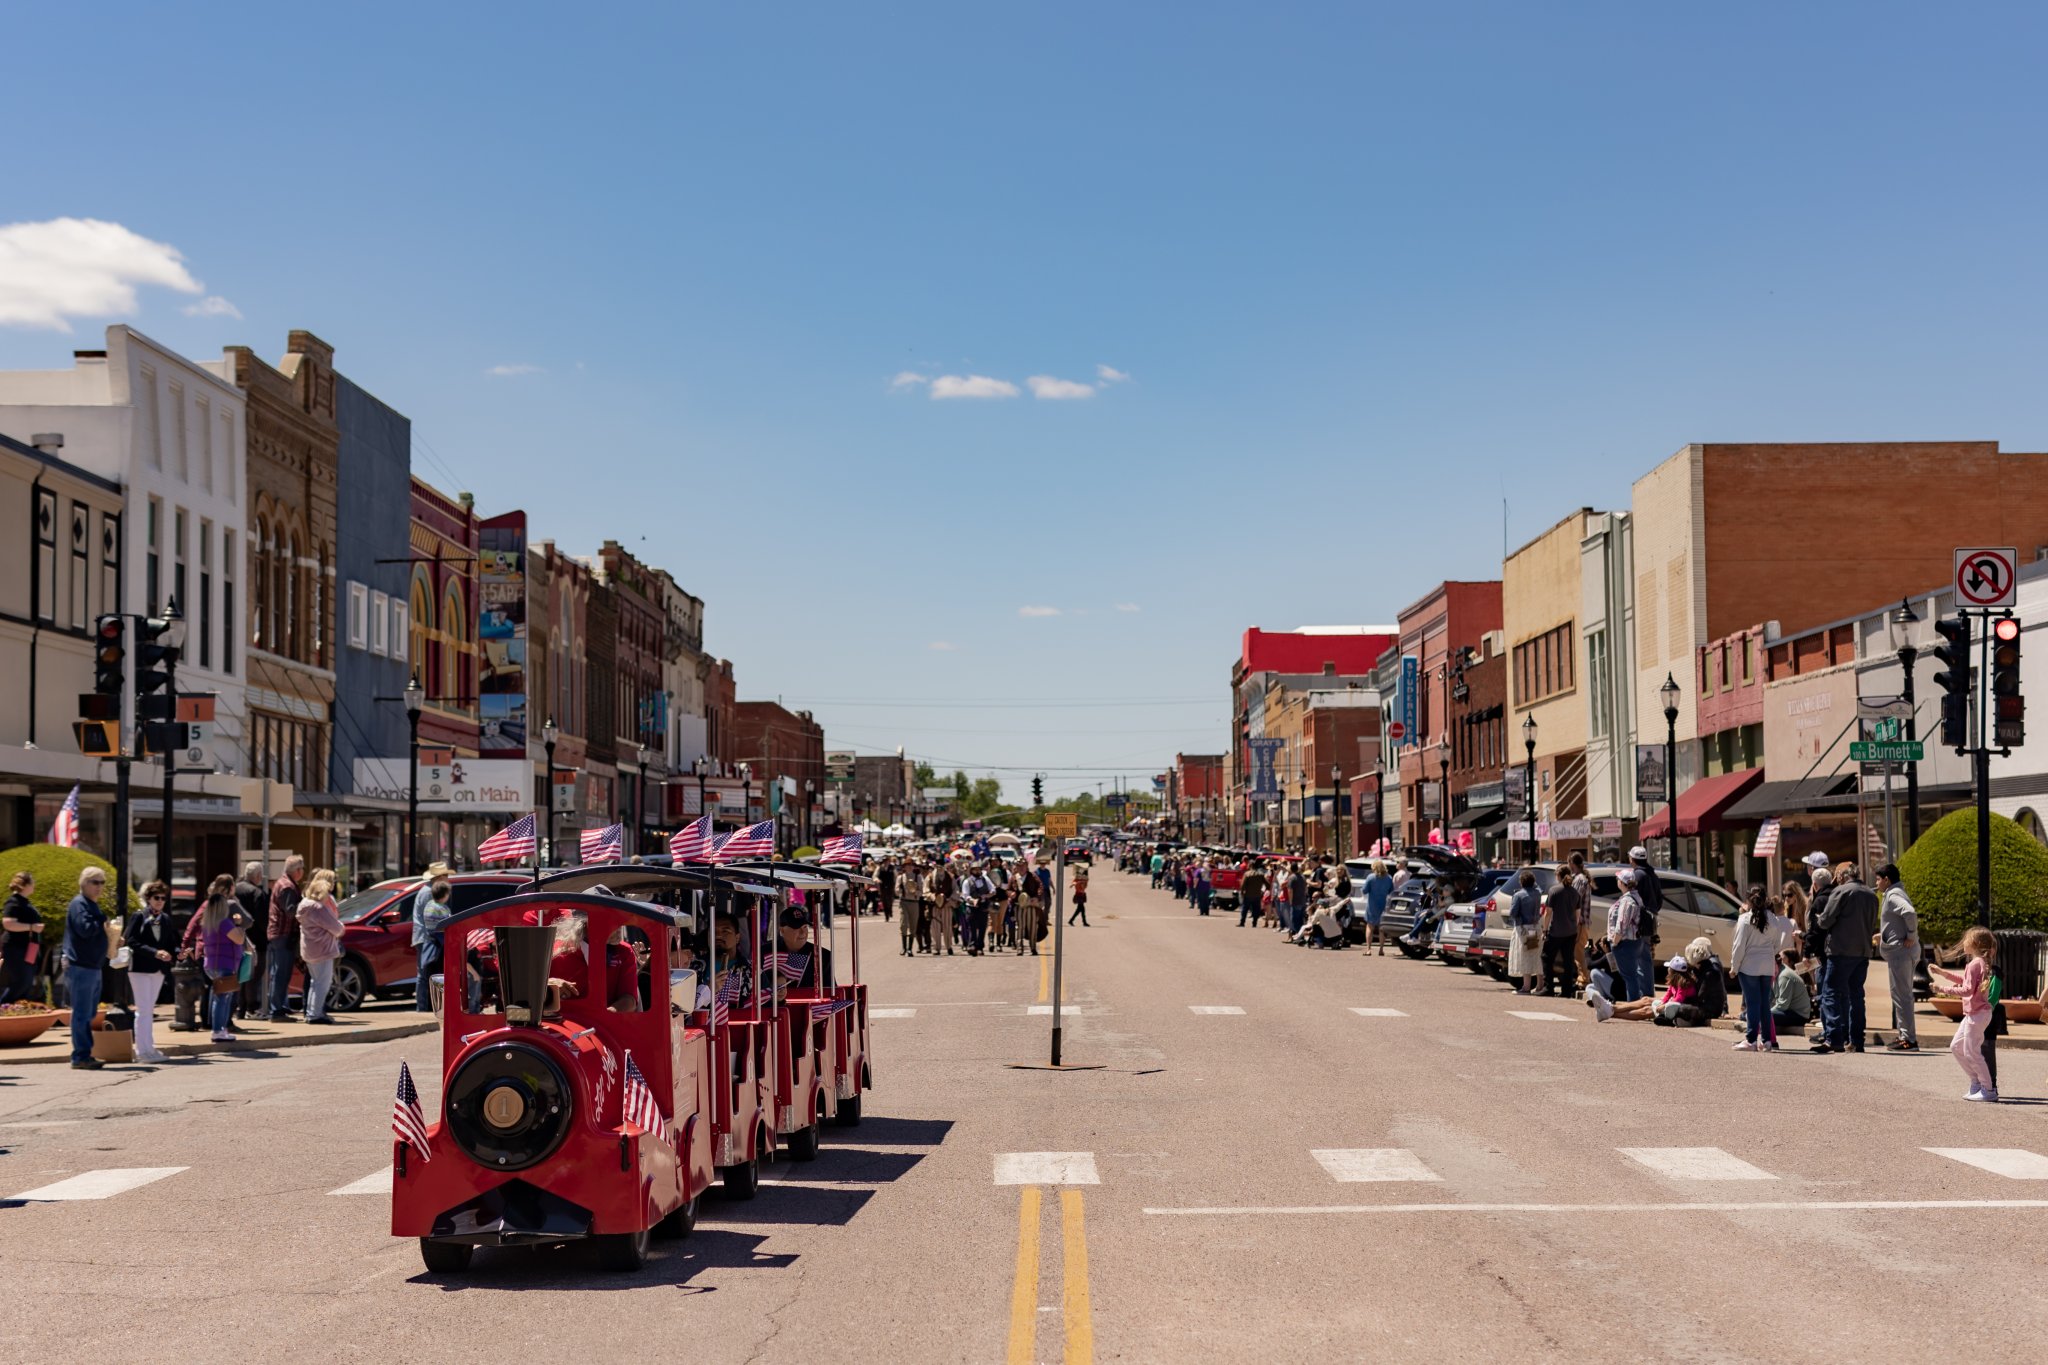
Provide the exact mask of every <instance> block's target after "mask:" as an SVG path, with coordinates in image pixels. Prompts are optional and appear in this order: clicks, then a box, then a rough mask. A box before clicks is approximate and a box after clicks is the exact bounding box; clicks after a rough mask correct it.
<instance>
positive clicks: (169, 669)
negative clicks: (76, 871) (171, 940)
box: [156, 649, 179, 904]
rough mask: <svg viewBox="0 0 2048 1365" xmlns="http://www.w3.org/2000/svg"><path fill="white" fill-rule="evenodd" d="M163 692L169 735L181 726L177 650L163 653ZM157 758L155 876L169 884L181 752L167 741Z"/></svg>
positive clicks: (165, 723) (165, 730) (165, 729)
mask: <svg viewBox="0 0 2048 1365" xmlns="http://www.w3.org/2000/svg"><path fill="white" fill-rule="evenodd" d="M164 695H165V696H166V697H168V698H170V702H171V718H170V719H169V720H168V721H166V722H164V726H163V729H162V730H160V731H158V733H159V734H162V735H166V736H167V735H169V734H171V733H172V732H173V731H174V730H175V729H177V728H179V727H178V651H176V650H175V649H174V650H170V651H168V652H166V653H165V655H164ZM157 758H158V760H159V761H160V762H162V764H163V765H164V814H163V819H162V820H161V821H160V822H159V828H158V832H159V834H160V836H161V837H160V838H158V840H157V842H156V879H157V880H158V881H160V882H162V883H163V884H164V885H165V886H166V887H168V886H170V884H171V824H172V815H171V807H172V804H173V803H174V802H175V801H176V800H177V793H176V789H175V784H176V781H177V776H178V751H177V749H176V748H175V747H174V746H173V745H170V744H166V745H165V746H164V750H163V752H162V753H160V754H158V755H157ZM166 903H167V904H168V902H166Z"/></svg>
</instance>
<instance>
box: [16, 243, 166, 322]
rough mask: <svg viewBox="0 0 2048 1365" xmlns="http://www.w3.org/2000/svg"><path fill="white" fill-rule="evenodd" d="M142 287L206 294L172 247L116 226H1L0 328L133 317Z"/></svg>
mask: <svg viewBox="0 0 2048 1365" xmlns="http://www.w3.org/2000/svg"><path fill="white" fill-rule="evenodd" d="M144 284H150V285H159V286H161V287H163V288H165V289H175V290H177V291H178V292H179V293H181V294H198V293H202V292H204V290H203V287H202V286H201V285H200V283H199V281H197V280H195V279H193V278H192V272H191V271H189V270H187V269H186V268H185V258H184V256H182V255H181V254H179V252H178V250H177V248H176V247H172V246H169V245H166V244H165V243H163V242H152V241H151V240H149V238H147V237H143V236H140V235H138V234H136V233H133V232H130V231H129V230H128V229H127V228H125V227H122V226H121V225H120V224H119V223H108V222H102V221H101V220H99V219H97V218H52V219H50V220H49V221H48V222H42V223H8V224H7V225H5V226H4V227H0V326H7V327H48V328H51V329H53V330H55V331H59V332H68V331H70V330H71V322H70V319H72V318H82V317H110V316H114V315H116V314H121V313H132V312H134V311H135V289H136V286H137V285H144Z"/></svg>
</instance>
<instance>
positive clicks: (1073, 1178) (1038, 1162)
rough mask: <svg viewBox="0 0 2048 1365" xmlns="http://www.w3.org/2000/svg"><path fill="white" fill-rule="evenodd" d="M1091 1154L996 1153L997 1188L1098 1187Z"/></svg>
mask: <svg viewBox="0 0 2048 1365" xmlns="http://www.w3.org/2000/svg"><path fill="white" fill-rule="evenodd" d="M1101 1183H1102V1178H1101V1177H1100V1176H1098V1175H1097V1174H1096V1173H1095V1153H1093V1152H997V1153H996V1184H998V1185H1100V1184H1101Z"/></svg>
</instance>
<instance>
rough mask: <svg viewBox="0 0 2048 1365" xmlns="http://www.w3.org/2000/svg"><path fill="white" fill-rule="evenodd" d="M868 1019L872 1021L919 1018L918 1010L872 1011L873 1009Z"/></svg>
mask: <svg viewBox="0 0 2048 1365" xmlns="http://www.w3.org/2000/svg"><path fill="white" fill-rule="evenodd" d="M868 1018H870V1019H915V1018H917V1011H916V1010H872V1009H871V1010H869V1011H868Z"/></svg>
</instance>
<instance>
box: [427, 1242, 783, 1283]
mask: <svg viewBox="0 0 2048 1365" xmlns="http://www.w3.org/2000/svg"><path fill="white" fill-rule="evenodd" d="M766 1240H767V1236H766V1235H765V1234H757V1233H750V1232H729V1231H724V1230H721V1229H718V1228H704V1227H699V1228H698V1229H697V1230H696V1231H695V1232H693V1233H691V1234H690V1235H689V1236H688V1237H686V1238H684V1239H683V1240H682V1241H680V1242H656V1243H655V1244H654V1248H653V1250H652V1252H651V1253H650V1254H649V1256H648V1259H647V1264H646V1265H644V1266H642V1267H641V1268H640V1269H638V1270H634V1271H629V1272H626V1273H623V1274H621V1273H618V1272H615V1271H608V1270H605V1269H603V1268H602V1267H600V1266H599V1265H598V1264H597V1256H596V1251H595V1248H593V1247H591V1246H590V1245H588V1244H587V1243H581V1242H572V1243H568V1244H566V1245H563V1246H552V1247H479V1248H478V1249H477V1252H476V1259H475V1260H473V1261H472V1262H470V1267H469V1269H468V1270H465V1271H463V1272H462V1273H461V1274H459V1275H433V1274H429V1273H427V1272H426V1271H421V1272H419V1273H418V1274H416V1275H414V1276H412V1277H411V1279H410V1281H409V1283H412V1284H418V1285H428V1286H431V1287H432V1288H435V1289H441V1290H445V1291H447V1292H449V1293H461V1292H462V1291H464V1290H472V1289H476V1290H518V1289H601V1290H602V1289H610V1290H617V1289H647V1288H652V1287H655V1286H659V1285H674V1286H675V1287H676V1288H678V1289H687V1290H689V1291H690V1292H691V1293H694V1294H709V1293H713V1292H715V1286H710V1285H693V1284H691V1283H690V1281H691V1280H692V1279H694V1278H695V1277H696V1276H698V1275H700V1274H702V1273H703V1272H705V1271H707V1270H786V1269H788V1268H789V1267H790V1266H792V1265H794V1264H795V1263H796V1259H797V1258H796V1256H795V1255H794V1254H793V1253H779V1254H771V1253H768V1252H764V1251H762V1250H760V1246H761V1243H762V1242H764V1241H766Z"/></svg>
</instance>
